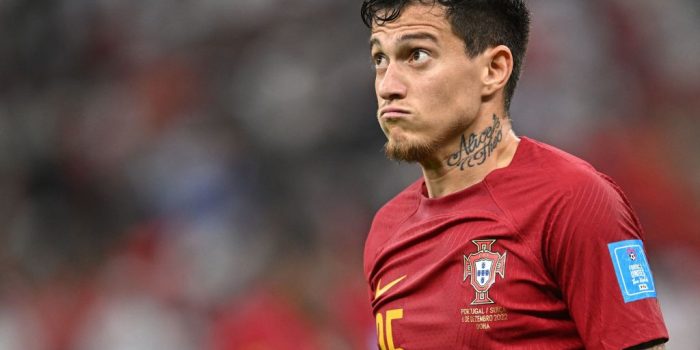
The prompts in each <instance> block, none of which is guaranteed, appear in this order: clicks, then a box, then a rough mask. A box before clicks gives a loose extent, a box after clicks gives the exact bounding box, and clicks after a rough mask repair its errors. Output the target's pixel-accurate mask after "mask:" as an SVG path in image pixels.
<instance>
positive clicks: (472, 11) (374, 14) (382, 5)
mask: <svg viewBox="0 0 700 350" xmlns="http://www.w3.org/2000/svg"><path fill="white" fill-rule="evenodd" d="M412 3H422V4H439V5H442V6H444V7H445V9H446V17H447V20H448V21H449V22H450V24H451V25H452V30H453V32H454V33H455V34H456V35H457V36H459V37H460V38H461V39H462V40H463V41H464V45H465V48H466V52H467V55H469V57H475V56H477V55H479V54H481V53H482V52H484V51H485V50H486V49H487V48H489V47H494V46H497V45H505V46H507V47H508V48H509V49H510V51H511V52H512V54H513V61H514V62H513V74H511V76H510V79H508V83H507V84H506V87H505V102H504V104H505V108H506V110H509V109H510V102H511V99H512V98H513V93H514V92H515V86H516V85H517V83H518V78H519V77H520V71H521V68H522V65H523V60H524V59H525V51H526V50H527V42H528V38H529V34H530V11H529V10H528V9H527V7H526V6H525V3H524V2H523V0H364V1H363V2H362V9H361V15H362V21H363V22H364V23H365V25H366V26H367V27H369V28H372V26H373V25H374V24H379V25H381V24H382V23H385V22H391V21H394V20H396V19H397V18H399V16H400V15H401V11H402V10H403V8H404V7H406V5H409V4H412Z"/></svg>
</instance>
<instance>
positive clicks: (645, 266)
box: [608, 239, 656, 303]
mask: <svg viewBox="0 0 700 350" xmlns="http://www.w3.org/2000/svg"><path fill="white" fill-rule="evenodd" d="M608 250H609V251H610V257H611V258H612V263H613V266H614V268H615V275H616V276H617V282H618V283H619V284H620V290H621V291H622V298H623V299H624V300H625V303H629V302H631V301H635V300H641V299H645V298H655V297H656V287H655V286H654V279H653V277H652V275H651V269H650V268H649V262H648V261H647V257H646V254H645V253H644V245H643V244H642V241H641V240H638V239H635V240H627V241H621V242H614V243H610V244H608Z"/></svg>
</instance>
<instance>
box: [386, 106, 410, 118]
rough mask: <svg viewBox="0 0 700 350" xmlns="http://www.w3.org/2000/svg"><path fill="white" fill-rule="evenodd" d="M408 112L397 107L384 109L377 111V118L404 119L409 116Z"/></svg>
mask: <svg viewBox="0 0 700 350" xmlns="http://www.w3.org/2000/svg"><path fill="white" fill-rule="evenodd" d="M409 114H410V113H409V111H408V110H406V109H403V108H398V107H384V108H382V109H380V110H379V118H384V119H398V118H405V117H407V116H408V115H409Z"/></svg>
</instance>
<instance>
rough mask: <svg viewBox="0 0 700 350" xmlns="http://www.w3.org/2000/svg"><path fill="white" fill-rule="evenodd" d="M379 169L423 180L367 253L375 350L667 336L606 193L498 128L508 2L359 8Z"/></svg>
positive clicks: (624, 207) (396, 205) (522, 21)
mask: <svg viewBox="0 0 700 350" xmlns="http://www.w3.org/2000/svg"><path fill="white" fill-rule="evenodd" d="M362 16H363V20H364V22H365V24H367V25H368V26H369V27H370V28H371V38H370V46H371V56H372V60H373V62H374V66H375V69H376V77H375V89H376V94H377V102H378V112H377V117H378V119H379V124H380V126H381V128H382V130H383V132H384V133H385V134H386V137H387V140H388V141H387V143H386V146H385V149H386V154H387V156H388V157H389V158H391V159H395V160H399V161H406V162H416V163H418V164H420V166H421V168H422V170H423V177H422V178H421V179H420V180H418V181H416V182H415V183H413V184H412V185H410V186H409V187H408V188H406V189H405V190H404V191H403V192H401V193H400V194H399V195H398V196H396V197H395V198H394V199H392V200H391V201H389V202H388V203H387V204H386V205H385V206H384V207H383V208H382V209H380V210H379V212H378V213H377V215H376V217H375V219H374V221H373V223H372V228H371V230H370V233H369V236H368V238H367V242H366V246H365V257H364V259H365V262H364V268H365V274H366V277H367V279H368V282H369V285H370V289H371V298H372V300H371V303H372V308H373V312H374V315H375V318H376V325H377V343H378V347H379V348H380V349H382V350H398V349H403V350H417V349H421V350H422V349H443V350H444V349H583V348H586V349H626V348H631V349H649V348H651V349H664V345H663V344H664V343H665V342H666V341H667V340H668V334H667V331H666V328H665V326H664V322H663V318H662V315H661V311H660V309H659V305H658V301H657V299H656V286H655V285H654V281H653V278H652V275H651V271H650V269H649V265H648V262H647V258H646V253H645V252H644V248H643V242H642V240H641V232H642V229H641V227H640V226H639V223H638V221H637V218H636V217H635V215H634V214H633V213H632V210H631V209H630V206H629V204H628V202H627V201H626V199H625V197H624V195H623V194H622V192H621V191H620V189H619V188H618V187H617V186H616V185H615V184H614V183H613V182H612V181H611V180H610V179H609V178H607V177H606V176H605V175H602V174H600V173H598V172H596V171H595V170H594V169H593V168H592V167H591V166H590V165H589V164H587V163H586V162H584V161H582V160H580V159H578V158H575V157H574V156H571V155H569V154H567V153H564V152H563V151H560V150H557V149H555V148H553V147H551V146H548V145H545V144H542V143H539V142H537V141H534V140H531V139H528V138H525V137H518V136H516V134H515V133H514V132H513V130H512V128H511V122H510V117H509V115H508V110H509V104H510V101H511V98H512V96H513V92H514V90H515V85H516V82H517V80H518V76H519V74H520V69H521V66H522V62H523V57H524V55H525V49H526V46H527V40H528V32H529V12H528V10H527V8H526V7H525V5H524V3H523V2H522V1H521V0H471V1H470V0H465V1H456V0H455V1H449V0H441V1H427V0H424V1H417V0H414V1H411V0H408V1H406V0H403V1H391V0H365V1H364V3H363V5H362Z"/></svg>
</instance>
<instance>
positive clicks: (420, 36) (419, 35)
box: [369, 32, 438, 49]
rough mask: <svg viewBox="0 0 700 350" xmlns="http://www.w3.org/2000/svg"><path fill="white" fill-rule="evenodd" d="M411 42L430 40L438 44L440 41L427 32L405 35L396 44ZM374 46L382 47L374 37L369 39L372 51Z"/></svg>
mask: <svg viewBox="0 0 700 350" xmlns="http://www.w3.org/2000/svg"><path fill="white" fill-rule="evenodd" d="M409 40H430V41H432V42H434V43H437V42H438V39H437V37H436V36H435V35H433V34H430V33H426V32H419V33H408V34H403V35H401V36H400V37H399V38H398V39H396V42H397V43H401V42H403V41H409ZM374 45H377V46H382V45H381V43H380V42H379V39H377V38H375V37H372V38H370V39H369V48H370V49H371V48H372V47H373V46H374Z"/></svg>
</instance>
